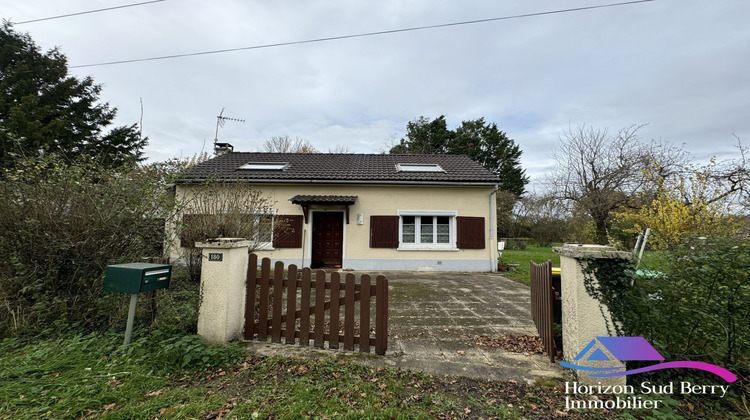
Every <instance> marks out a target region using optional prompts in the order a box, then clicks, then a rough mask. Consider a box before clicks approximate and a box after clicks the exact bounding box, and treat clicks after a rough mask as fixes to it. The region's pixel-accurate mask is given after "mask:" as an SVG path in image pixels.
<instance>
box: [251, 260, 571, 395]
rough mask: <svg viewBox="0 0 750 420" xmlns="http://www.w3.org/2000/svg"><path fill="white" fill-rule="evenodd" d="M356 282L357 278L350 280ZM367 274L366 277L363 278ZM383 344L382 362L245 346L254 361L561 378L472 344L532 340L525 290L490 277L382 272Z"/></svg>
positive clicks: (544, 366)
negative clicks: (346, 362)
mask: <svg viewBox="0 0 750 420" xmlns="http://www.w3.org/2000/svg"><path fill="white" fill-rule="evenodd" d="M355 274H356V275H357V277H359V275H360V274H361V273H355ZM368 274H371V275H372V274H374V273H371V272H370V273H368ZM382 274H384V275H386V277H388V279H389V323H388V324H389V325H388V326H389V330H390V334H389V342H388V351H387V353H386V355H385V356H382V357H380V356H365V357H362V355H361V353H358V352H344V351H337V350H317V349H312V348H310V347H299V346H289V345H283V344H270V343H261V342H258V341H251V342H248V347H249V348H250V349H252V350H253V351H255V352H258V353H260V354H270V355H277V354H281V355H285V356H291V357H299V356H306V357H318V356H320V355H321V354H322V355H325V354H331V352H332V351H334V352H336V353H337V355H338V356H340V357H345V358H351V359H352V360H353V361H356V362H358V363H363V364H367V365H371V366H383V365H387V366H392V367H400V368H402V369H412V370H416V371H421V372H425V373H429V374H434V375H440V376H442V375H455V376H467V377H472V378H478V379H487V380H489V379H492V380H509V379H512V380H516V381H519V382H532V381H533V380H534V379H535V378H536V377H546V378H562V379H564V378H566V377H567V374H566V372H565V371H564V370H563V369H562V368H561V367H560V366H559V365H557V364H552V363H550V362H549V359H548V357H547V356H544V355H542V354H538V353H537V354H528V353H526V354H525V353H516V352H509V351H504V350H502V349H501V348H497V347H489V346H484V345H479V344H478V340H477V338H476V336H488V337H492V338H498V337H503V336H505V335H507V334H515V335H529V336H537V333H536V328H535V327H534V322H533V321H532V319H531V312H530V308H529V305H530V291H529V287H528V286H525V285H523V284H520V283H517V282H514V281H512V280H509V279H507V278H505V277H502V276H500V275H498V274H493V273H442V272H402V271H398V272H396V271H387V272H383V273H382Z"/></svg>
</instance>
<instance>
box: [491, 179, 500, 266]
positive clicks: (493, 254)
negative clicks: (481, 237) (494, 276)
mask: <svg viewBox="0 0 750 420" xmlns="http://www.w3.org/2000/svg"><path fill="white" fill-rule="evenodd" d="M498 191H500V186H499V185H498V184H495V189H494V190H492V192H491V193H490V247H489V248H490V261H491V262H490V271H491V272H495V271H497V249H496V248H495V247H496V246H497V241H495V240H493V238H494V237H495V233H496V232H495V230H496V229H497V226H495V223H494V220H495V213H496V210H495V207H494V206H495V202H496V201H497V200H496V199H495V194H496V193H497V192H498Z"/></svg>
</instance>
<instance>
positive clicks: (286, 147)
mask: <svg viewBox="0 0 750 420" xmlns="http://www.w3.org/2000/svg"><path fill="white" fill-rule="evenodd" d="M260 151H261V152H268V153H318V150H317V149H316V148H315V147H314V146H313V145H312V143H310V142H309V141H308V140H305V139H302V138H300V137H294V138H292V137H290V136H289V135H287V134H284V135H281V136H273V137H271V138H270V139H268V140H266V141H265V142H264V143H263V146H261V148H260Z"/></svg>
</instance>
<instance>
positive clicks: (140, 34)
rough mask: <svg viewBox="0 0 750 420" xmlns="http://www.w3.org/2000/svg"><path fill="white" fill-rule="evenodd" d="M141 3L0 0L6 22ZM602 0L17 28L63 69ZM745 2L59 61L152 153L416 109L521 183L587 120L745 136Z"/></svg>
mask: <svg viewBox="0 0 750 420" xmlns="http://www.w3.org/2000/svg"><path fill="white" fill-rule="evenodd" d="M143 1H145V0H99V1H92V0H66V1H64V2H63V1H59V0H31V1H19V0H12V1H9V0H0V17H2V18H3V19H6V20H10V21H11V22H24V21H28V20H34V19H41V18H48V17H54V16H58V15H66V14H71V13H76V12H84V11H90V10H93V9H101V8H109V7H114V6H121V5H127V4H132V3H139V2H143ZM613 3H616V1H614V0H613V1H606V0H605V1H603V0H556V1H551V0H550V1H542V0H538V1H537V0H534V1H529V0H513V1H510V0H505V1H470V0H460V1H459V0H455V1H419V2H414V1H412V2H407V1H403V0H401V1H396V0H389V1H388V0H387V1H371V0H370V1H352V0H339V1H239V0H236V1H230V0H214V1H205V0H165V1H160V2H153V3H150V4H144V5H140V6H135V7H128V8H121V9H116V10H110V11H102V12H98V13H90V14H83V15H77V16H70V17H64V18H59V19H48V20H42V21H38V22H29V23H23V24H17V25H16V26H15V29H16V30H18V31H22V32H29V33H30V34H31V36H32V38H33V39H34V40H35V41H36V42H37V44H39V45H40V46H41V47H42V48H43V49H45V50H46V49H49V48H52V47H55V46H58V47H60V49H61V50H62V52H63V53H65V54H66V55H67V57H68V60H69V65H70V66H71V67H75V66H85V65H89V64H97V63H104V62H112V61H120V60H131V59H141V58H150V57H159V56H167V55H178V54H190V53H198V52H206V51H215V50H222V49H236V48H244V47H253V46H264V45H269V44H279V43H289V42H295V41H306V40H314V39H320V38H329V37H339V36H346V35H355V34H363V33H372V32H381V31H391V30H399V29H407V28H414V27H423V26H432V25H441V24H448V23H457V22H465V21H476V20H484V19H492V18H500V17H511V16H518V15H528V14H537V13H542V12H553V11H558V10H562V9H573V8H582V7H588V6H597V5H606V4H613ZM748 22H750V1H747V0H721V1H705V0H655V1H651V2H643V3H638V4H630V5H621V6H615V7H606V8H597V9H590V10H580V11H570V12H564V13H550V14H542V15H536V16H530V17H518V18H510V19H503V20H495V21H490V22H483V23H474V24H467V25H457V26H448V27H440V28H432V29H424V30H416V31H408V32H398V33H391V34H382V35H375V36H366V37H355V38H348V39H342V40H332V41H326V42H313V43H301V44H294V45H284V46H275V47H267V48H257V49H245V50H240V51H233V52H225V53H218V54H206V55H197V56H189V57H182V58H173V59H166V60H152V61H141V62H133V63H125V64H117V65H102V66H90V67H77V68H71V70H70V71H71V73H72V74H73V75H76V76H80V77H83V76H87V75H90V76H92V77H93V78H94V80H95V81H96V82H97V83H100V84H102V85H103V86H104V89H103V92H102V99H103V100H104V101H107V102H109V103H110V104H111V105H112V106H114V107H117V108H118V109H119V114H118V118H117V124H118V125H126V124H127V125H129V124H133V123H137V122H138V121H139V119H140V116H141V104H140V103H141V100H142V101H143V132H144V134H145V135H147V136H148V137H149V139H150V143H149V145H148V147H147V148H146V155H147V156H148V158H149V160H151V161H158V160H164V159H167V158H170V157H175V156H192V155H194V154H196V153H199V152H200V151H201V150H208V151H211V150H212V147H213V140H214V134H215V130H216V116H217V115H218V114H219V112H220V111H221V110H222V108H225V111H224V115H225V116H228V117H234V118H239V119H244V120H245V122H244V123H239V122H227V123H226V125H225V126H224V127H223V128H220V130H219V140H220V141H222V142H229V143H232V144H233V145H234V147H235V150H236V151H257V150H258V149H259V148H260V147H261V145H262V144H263V142H264V141H265V140H266V139H268V138H270V137H271V136H277V135H284V134H286V135H289V136H292V137H301V138H304V139H306V140H309V141H310V142H312V143H313V145H314V146H315V147H316V148H318V149H319V150H321V151H328V150H330V149H333V148H335V147H337V146H343V147H347V148H348V150H349V151H350V152H356V153H378V152H380V151H381V150H383V149H385V148H387V142H388V141H389V139H390V140H391V141H392V140H394V139H395V140H397V139H400V138H401V137H403V135H404V133H405V127H406V123H407V122H408V121H410V120H413V119H415V118H417V117H419V116H422V115H423V116H426V117H429V118H436V117H438V116H440V115H446V118H447V121H448V123H449V126H450V128H455V127H456V126H457V125H458V124H460V123H461V121H463V120H469V119H476V118H480V117H484V118H485V119H486V120H487V121H489V122H494V123H497V125H498V127H499V128H500V129H501V130H503V131H505V132H506V133H507V135H508V136H509V137H510V138H512V139H514V140H515V141H516V143H517V144H518V145H519V146H520V148H521V149H522V150H523V159H522V165H523V167H524V168H526V170H527V173H528V174H529V175H531V177H532V180H533V181H534V184H536V183H537V182H538V181H539V178H540V176H541V175H542V174H543V173H545V172H546V171H547V170H549V169H550V167H551V165H552V160H551V159H550V155H551V153H552V152H553V150H554V149H555V147H556V145H557V144H558V142H559V133H560V132H561V131H563V130H566V129H567V128H568V127H569V126H576V125H580V124H587V125H591V126H594V127H602V128H604V127H606V128H609V129H610V131H612V132H615V131H617V129H619V128H622V127H625V126H628V125H631V124H648V125H647V126H645V127H644V128H643V129H642V130H641V131H640V135H641V137H642V138H643V139H644V140H650V139H657V140H663V141H667V142H670V143H673V144H675V145H682V144H684V145H685V146H684V147H685V149H686V150H688V151H690V152H691V154H692V156H693V157H694V158H695V159H696V160H706V159H708V158H709V157H710V156H712V155H716V156H718V157H719V158H729V157H731V156H732V155H733V153H734V152H735V150H736V148H735V146H736V145H737V140H736V138H735V137H734V136H733V135H737V136H739V137H740V138H742V139H743V140H744V144H750V66H748V63H749V62H750V24H748Z"/></svg>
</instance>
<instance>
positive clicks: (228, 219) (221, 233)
mask: <svg viewBox="0 0 750 420" xmlns="http://www.w3.org/2000/svg"><path fill="white" fill-rule="evenodd" d="M274 204H275V202H273V201H272V200H271V199H270V197H266V196H263V195H262V194H261V192H260V190H258V189H256V188H254V187H253V186H252V185H250V184H247V183H243V182H232V181H226V182H223V181H213V182H207V183H206V184H203V185H199V186H195V187H193V188H192V189H191V191H190V192H189V193H187V194H184V195H183V197H181V199H180V207H181V213H182V221H181V223H179V224H178V229H179V238H180V246H181V257H182V258H183V259H184V261H185V263H186V264H187V267H188V274H189V275H190V277H191V279H193V280H196V281H197V280H198V279H200V270H201V251H200V249H198V248H195V243H196V242H200V241H205V240H206V239H210V238H245V239H247V240H248V241H250V247H249V251H250V252H253V251H255V250H257V249H262V248H264V247H267V246H269V245H270V243H271V241H272V235H273V232H274V231H275V230H278V228H279V226H277V225H278V221H275V220H274V218H273V206H274ZM275 223H276V225H275Z"/></svg>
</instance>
